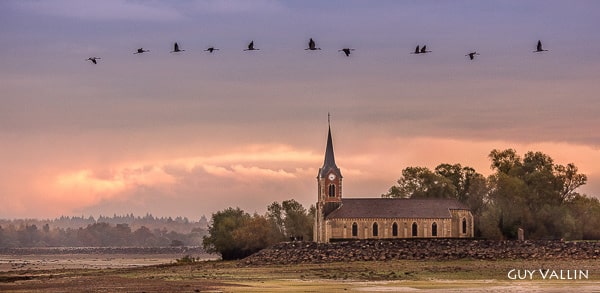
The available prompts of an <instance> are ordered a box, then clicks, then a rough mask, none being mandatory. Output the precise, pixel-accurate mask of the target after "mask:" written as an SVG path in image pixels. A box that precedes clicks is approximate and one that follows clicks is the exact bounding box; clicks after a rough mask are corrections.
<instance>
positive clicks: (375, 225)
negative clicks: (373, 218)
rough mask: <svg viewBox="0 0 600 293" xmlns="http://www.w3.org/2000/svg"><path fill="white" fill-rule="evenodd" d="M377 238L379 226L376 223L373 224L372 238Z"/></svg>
mask: <svg viewBox="0 0 600 293" xmlns="http://www.w3.org/2000/svg"><path fill="white" fill-rule="evenodd" d="M377 236H379V225H377V223H373V237H377Z"/></svg>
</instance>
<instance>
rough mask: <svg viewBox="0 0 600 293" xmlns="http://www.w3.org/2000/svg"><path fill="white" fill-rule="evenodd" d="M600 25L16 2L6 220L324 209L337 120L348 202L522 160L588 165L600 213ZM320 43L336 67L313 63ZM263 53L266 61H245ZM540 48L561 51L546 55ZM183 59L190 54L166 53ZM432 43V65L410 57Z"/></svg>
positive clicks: (417, 8) (406, 10)
mask: <svg viewBox="0 0 600 293" xmlns="http://www.w3.org/2000/svg"><path fill="white" fill-rule="evenodd" d="M599 11H600V1H547V0H544V1H475V0H474V1H275V0H273V1H268V0H262V1H260V0H259V1H247V0H231V1H227V0H223V1H217V0H213V1H191V0H181V1H128V0H103V1H79V0H56V1H51V0H49V1H30V0H18V1H17V0H14V1H12V0H7V1H0V218H54V217H59V216H61V215H67V216H74V215H77V216H80V215H85V216H89V215H92V216H98V215H113V214H126V213H134V214H135V215H142V216H143V215H145V214H146V213H151V214H153V215H155V216H187V217H189V218H190V219H195V220H197V219H198V218H200V216H202V215H206V216H207V217H209V216H210V215H211V213H213V212H216V211H218V210H222V209H225V208H227V207H230V206H231V207H236V206H238V207H240V208H242V209H244V210H245V211H247V212H250V213H253V212H255V211H256V212H258V213H264V212H265V208H266V206H267V205H268V204H270V203H272V202H273V201H279V202H281V201H283V200H287V199H291V198H293V199H296V200H297V201H299V202H300V203H302V204H303V205H304V206H305V207H308V206H309V205H310V204H313V203H314V202H316V193H317V183H316V179H315V177H316V175H317V170H318V168H319V167H320V166H321V165H322V164H323V156H324V151H325V144H326V139H327V113H331V127H332V132H333V142H334V148H335V155H336V162H337V165H338V166H339V167H340V168H341V171H342V174H343V175H344V196H345V197H378V196H380V195H381V194H382V193H385V192H386V191H387V189H388V188H389V187H390V186H391V185H393V184H394V183H395V181H396V180H397V179H398V178H399V177H400V174H401V171H402V169H404V168H405V167H408V166H426V167H430V168H434V167H435V166H437V165H438V164H440V163H452V164H453V163H460V164H462V165H465V166H471V167H474V168H475V169H476V170H477V171H478V172H480V173H482V174H484V175H489V174H490V172H491V170H490V167H489V166H490V161H489V159H488V158H487V156H488V154H489V153H490V151H491V150H492V149H506V148H514V149H516V150H517V152H518V153H519V154H521V155H523V154H524V153H525V152H527V151H542V152H544V153H546V154H548V155H550V156H551V157H552V158H553V159H554V160H555V162H556V163H559V164H567V163H570V162H572V163H575V165H576V166H578V167H579V170H580V171H581V172H582V173H584V174H587V175H588V184H587V185H585V186H584V187H583V188H582V189H580V190H579V191H580V192H582V193H586V194H588V195H592V196H600V115H599V113H600V34H599V33H598V29H599V28H600V18H599V17H598V12H599ZM309 38H313V39H314V40H315V41H316V42H317V47H321V48H322V50H320V51H306V50H304V48H306V47H307V43H308V39H309ZM251 40H254V43H255V47H256V48H259V49H260V50H259V51H252V52H248V51H243V49H244V48H245V47H246V46H247V44H248V43H249V42H250V41H251ZM538 40H542V42H543V43H544V48H545V49H548V50H549V51H547V52H543V53H533V52H532V51H533V50H535V46H536V43H537V41H538ZM174 42H178V43H179V45H180V47H181V49H184V50H185V51H184V52H180V53H169V51H171V50H172V49H173V48H172V46H173V43H174ZM417 45H427V48H428V49H429V50H431V51H432V52H431V53H430V54H425V55H422V54H421V55H414V54H410V53H411V52H412V51H413V50H414V48H415V47H416V46H417ZM209 46H215V47H217V48H220V50H219V51H215V52H214V53H212V54H210V53H208V52H204V51H203V50H205V49H206V48H208V47H209ZM140 47H143V48H145V49H148V50H150V52H147V53H144V54H139V55H134V54H133V52H135V50H136V49H137V48H140ZM345 47H350V48H354V49H356V50H355V51H353V52H352V54H351V55H350V57H346V56H345V55H344V54H343V53H341V52H338V51H337V50H339V49H342V48H345ZM471 51H477V52H478V53H480V54H481V55H479V56H476V59H475V60H473V61H469V60H468V57H465V54H467V53H469V52H471ZM92 56H97V57H101V58H102V59H100V60H98V64H97V65H93V64H92V63H91V62H89V61H86V59H87V58H88V57H92Z"/></svg>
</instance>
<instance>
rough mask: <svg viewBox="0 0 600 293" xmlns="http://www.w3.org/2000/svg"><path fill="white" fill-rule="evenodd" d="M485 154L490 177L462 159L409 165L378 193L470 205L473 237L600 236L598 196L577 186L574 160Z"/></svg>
mask: <svg viewBox="0 0 600 293" xmlns="http://www.w3.org/2000/svg"><path fill="white" fill-rule="evenodd" d="M488 157H489V159H490V161H491V169H492V171H493V173H492V174H491V175H489V176H488V177H485V176H483V175H482V174H480V173H478V172H477V171H476V170H475V169H473V168H471V167H463V166H462V165H460V164H440V165H438V166H437V167H436V168H435V169H434V170H430V169H429V168H425V167H408V168H405V169H404V170H402V176H401V177H400V179H398V181H397V184H396V185H394V186H392V187H391V188H390V189H389V190H388V192H387V193H386V194H383V195H382V196H383V197H400V198H454V199H457V200H459V201H460V202H462V203H465V204H466V205H467V206H468V207H469V208H470V209H471V211H472V213H473V215H474V218H475V235H476V236H477V237H484V238H488V239H516V238H517V231H518V229H519V228H522V229H524V231H525V237H526V238H528V239H600V202H599V201H598V199H597V198H595V197H590V196H587V195H585V194H580V193H578V192H577V189H578V188H579V187H581V186H582V185H584V184H586V183H587V176H586V175H585V174H581V173H579V171H578V168H577V167H576V166H575V165H574V164H572V163H569V164H567V165H561V164H556V163H554V160H553V159H552V158H551V157H550V156H548V155H546V154H544V153H542V152H527V153H526V154H525V155H524V156H523V157H521V156H519V155H518V154H517V152H516V151H515V150H513V149H506V150H496V149H495V150H492V151H491V152H490V154H489V156H488Z"/></svg>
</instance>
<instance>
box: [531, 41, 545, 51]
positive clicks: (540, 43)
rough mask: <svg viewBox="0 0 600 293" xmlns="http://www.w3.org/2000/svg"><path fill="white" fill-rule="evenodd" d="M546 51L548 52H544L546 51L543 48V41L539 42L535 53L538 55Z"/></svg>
mask: <svg viewBox="0 0 600 293" xmlns="http://www.w3.org/2000/svg"><path fill="white" fill-rule="evenodd" d="M544 51H548V50H544V49H543V48H542V41H541V40H538V43H537V48H536V49H535V51H533V52H536V53H537V52H544Z"/></svg>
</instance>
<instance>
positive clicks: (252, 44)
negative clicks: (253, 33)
mask: <svg viewBox="0 0 600 293" xmlns="http://www.w3.org/2000/svg"><path fill="white" fill-rule="evenodd" d="M255 50H260V49H257V48H254V41H252V42H250V44H248V49H244V51H255Z"/></svg>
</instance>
